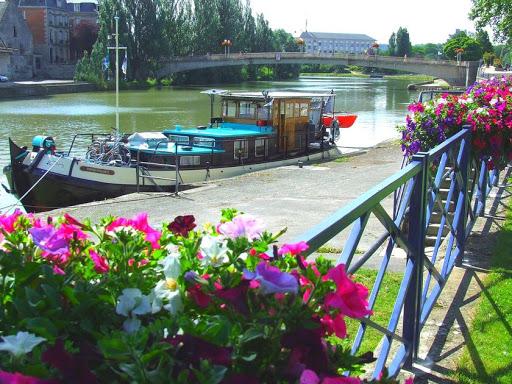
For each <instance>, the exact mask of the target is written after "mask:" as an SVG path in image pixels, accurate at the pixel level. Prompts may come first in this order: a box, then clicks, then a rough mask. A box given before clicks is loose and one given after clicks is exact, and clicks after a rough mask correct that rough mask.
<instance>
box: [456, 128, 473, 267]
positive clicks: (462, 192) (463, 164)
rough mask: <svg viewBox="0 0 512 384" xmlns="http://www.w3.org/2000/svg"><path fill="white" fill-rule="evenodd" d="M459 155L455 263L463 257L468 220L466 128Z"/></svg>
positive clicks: (469, 133) (469, 138)
mask: <svg viewBox="0 0 512 384" xmlns="http://www.w3.org/2000/svg"><path fill="white" fill-rule="evenodd" d="M461 145H462V148H461V151H462V153H461V156H460V161H459V164H458V165H457V166H458V168H459V172H460V175H461V179H462V180H461V182H462V185H460V186H459V197H458V198H459V199H463V200H462V205H461V212H460V220H459V222H458V223H457V228H456V230H457V234H456V239H457V246H458V248H459V255H458V257H457V260H456V263H457V265H460V264H461V263H462V260H463V259H464V248H465V244H466V225H467V220H468V214H467V212H468V205H469V203H468V195H469V192H468V173H469V169H470V168H471V162H470V161H469V159H470V156H471V131H470V130H469V129H467V134H466V135H465V136H464V139H463V140H462V141H461Z"/></svg>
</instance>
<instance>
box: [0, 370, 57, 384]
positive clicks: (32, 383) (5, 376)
mask: <svg viewBox="0 0 512 384" xmlns="http://www.w3.org/2000/svg"><path fill="white" fill-rule="evenodd" d="M57 383H58V381H57V380H44V379H40V378H38V377H33V376H25V375H23V374H21V373H19V372H14V373H12V372H6V371H0V384H57Z"/></svg>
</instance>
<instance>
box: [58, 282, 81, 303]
mask: <svg viewBox="0 0 512 384" xmlns="http://www.w3.org/2000/svg"><path fill="white" fill-rule="evenodd" d="M62 293H63V294H64V296H65V297H66V298H67V299H68V300H69V301H70V303H71V304H73V305H78V299H77V298H76V295H75V291H74V290H73V288H71V287H70V286H65V287H63V288H62Z"/></svg>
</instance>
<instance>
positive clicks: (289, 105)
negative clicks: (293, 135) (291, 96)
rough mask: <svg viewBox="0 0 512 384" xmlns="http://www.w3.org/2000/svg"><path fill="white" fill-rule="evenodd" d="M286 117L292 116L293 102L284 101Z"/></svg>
mask: <svg viewBox="0 0 512 384" xmlns="http://www.w3.org/2000/svg"><path fill="white" fill-rule="evenodd" d="M286 117H293V103H286Z"/></svg>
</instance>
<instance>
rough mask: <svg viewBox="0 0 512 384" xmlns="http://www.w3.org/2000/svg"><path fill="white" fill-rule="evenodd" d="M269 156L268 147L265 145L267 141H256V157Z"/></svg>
mask: <svg viewBox="0 0 512 384" xmlns="http://www.w3.org/2000/svg"><path fill="white" fill-rule="evenodd" d="M267 155H268V147H267V146H266V145H265V139H256V140H254V156H256V157H263V156H267Z"/></svg>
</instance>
